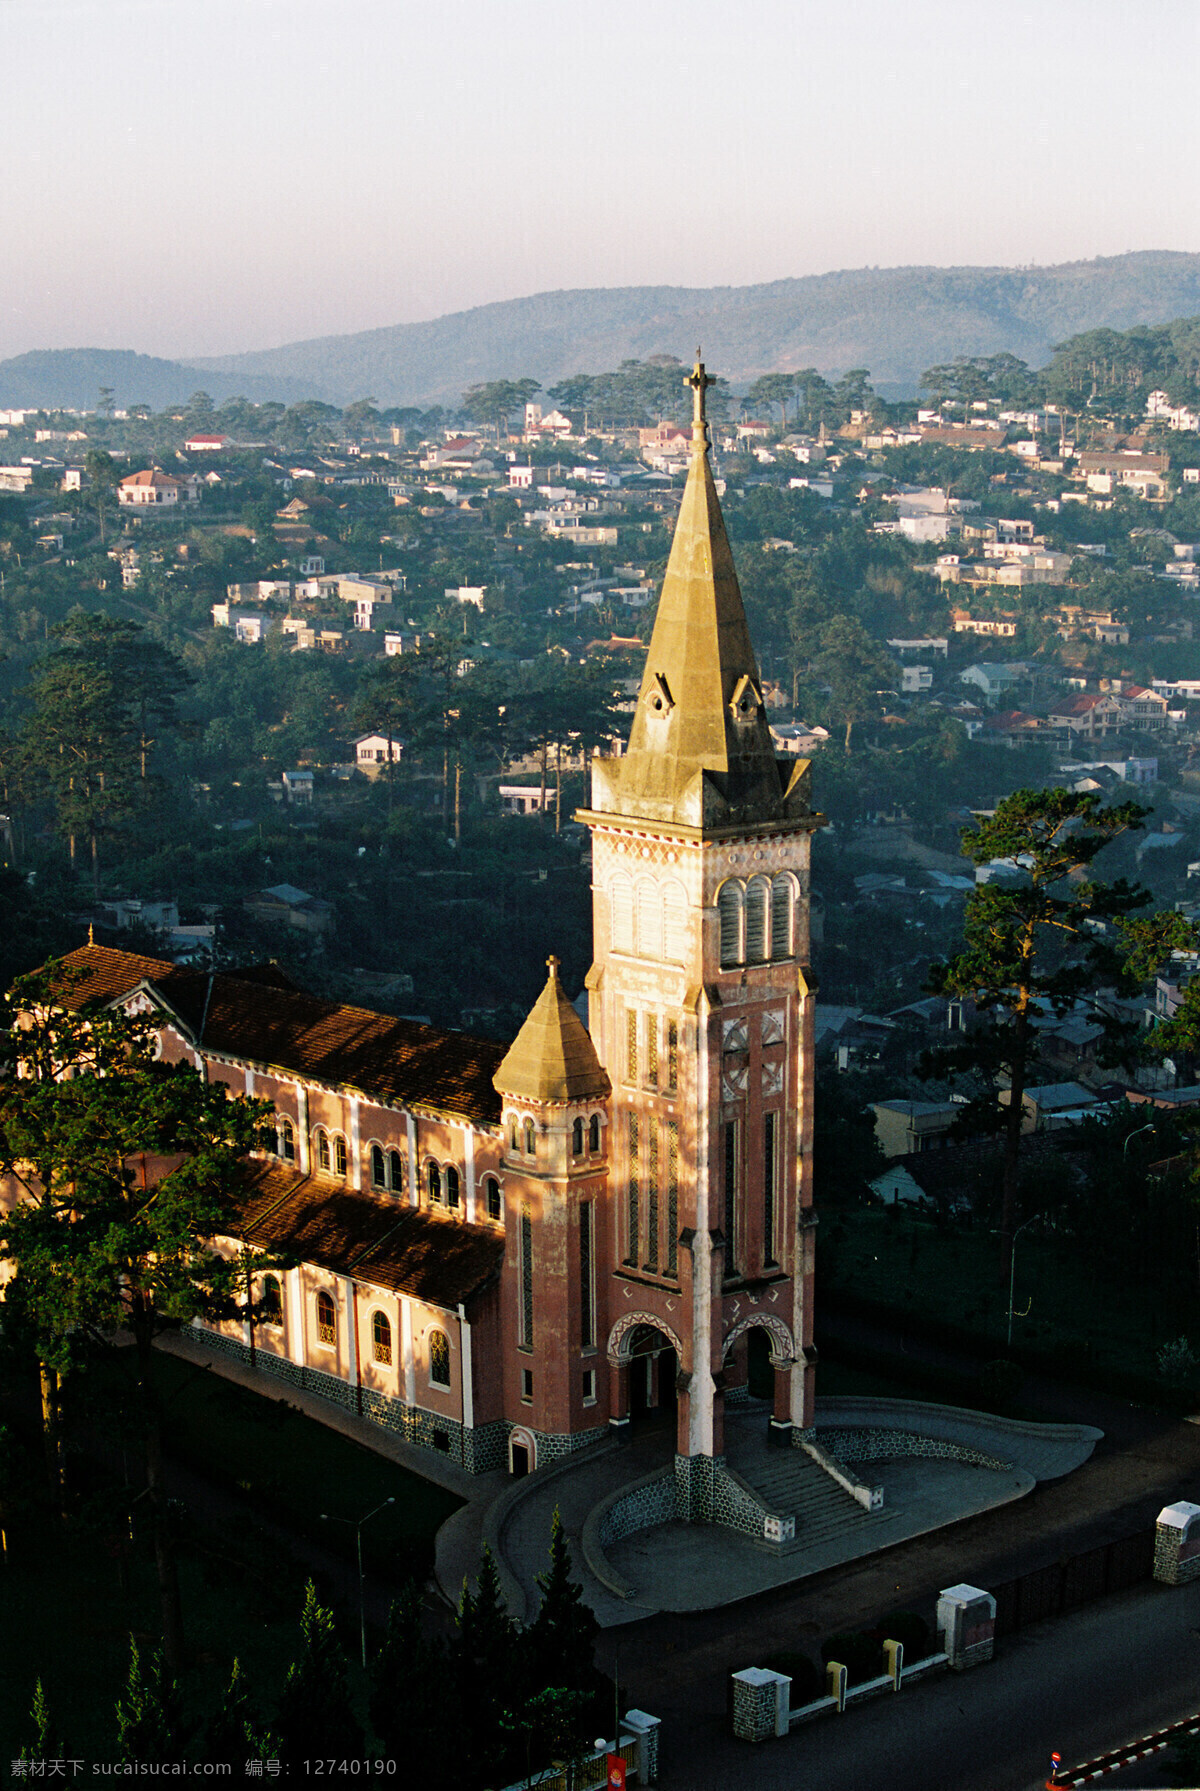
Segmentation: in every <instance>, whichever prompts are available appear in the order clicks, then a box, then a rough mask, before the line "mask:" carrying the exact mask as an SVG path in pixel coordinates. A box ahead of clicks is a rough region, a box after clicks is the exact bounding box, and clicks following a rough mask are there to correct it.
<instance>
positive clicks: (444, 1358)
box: [429, 1331, 450, 1387]
mask: <svg viewBox="0 0 1200 1791" xmlns="http://www.w3.org/2000/svg"><path fill="white" fill-rule="evenodd" d="M429 1378H430V1380H431V1381H432V1382H433V1384H434V1386H435V1387H448V1386H449V1385H450V1339H449V1338H448V1337H447V1335H446V1333H445V1331H430V1333H429Z"/></svg>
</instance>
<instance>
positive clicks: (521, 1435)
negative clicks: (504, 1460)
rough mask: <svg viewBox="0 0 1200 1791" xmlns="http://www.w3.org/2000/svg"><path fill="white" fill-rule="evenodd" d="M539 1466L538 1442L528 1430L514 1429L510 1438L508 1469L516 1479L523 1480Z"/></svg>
mask: <svg viewBox="0 0 1200 1791" xmlns="http://www.w3.org/2000/svg"><path fill="white" fill-rule="evenodd" d="M536 1467H537V1443H536V1442H535V1441H534V1439H533V1437H532V1436H531V1435H530V1433H529V1432H528V1431H527V1430H514V1431H512V1432H510V1434H509V1438H508V1471H509V1473H510V1474H511V1475H512V1477H513V1479H514V1480H523V1479H524V1477H525V1475H526V1474H531V1473H532V1472H533V1470H534V1468H536Z"/></svg>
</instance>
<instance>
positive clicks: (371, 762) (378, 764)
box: [354, 734, 404, 777]
mask: <svg viewBox="0 0 1200 1791" xmlns="http://www.w3.org/2000/svg"><path fill="white" fill-rule="evenodd" d="M403 757H404V742H403V740H400V739H399V738H397V736H396V735H394V734H393V735H392V737H391V738H390V739H389V738H388V736H387V735H386V734H360V735H359V737H358V739H357V740H356V741H355V742H354V763H355V764H356V765H357V766H358V769H359V770H360V771H362V772H364V773H365V775H366V776H367V777H378V776H379V774H380V772H381V771H383V770H385V769H386V767H387V765H388V764H389V763H391V764H393V765H398V764H399V763H400V760H401V759H402V758H403Z"/></svg>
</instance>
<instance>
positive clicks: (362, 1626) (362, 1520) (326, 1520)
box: [321, 1499, 396, 1673]
mask: <svg viewBox="0 0 1200 1791" xmlns="http://www.w3.org/2000/svg"><path fill="white" fill-rule="evenodd" d="M395 1503H396V1501H395V1499H384V1501H383V1503H382V1504H381V1505H376V1506H375V1507H374V1509H373V1510H371V1511H368V1512H367V1514H366V1516H365V1517H334V1516H332V1515H331V1513H330V1512H328V1511H323V1512H322V1513H321V1522H322V1523H323V1524H349V1525H350V1527H351V1529H352V1530H353V1531H354V1536H355V1542H356V1544H357V1549H358V1627H359V1634H360V1637H361V1639H362V1664H363V1672H364V1673H365V1672H366V1670H367V1592H366V1580H365V1578H364V1575H363V1556H362V1533H363V1525H364V1524H366V1523H370V1521H371V1519H372V1518H373V1517H378V1516H379V1513H380V1512H381V1511H385V1510H386V1509H387V1507H388V1506H389V1505H394V1504H395Z"/></svg>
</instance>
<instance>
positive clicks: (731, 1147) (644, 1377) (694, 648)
mask: <svg viewBox="0 0 1200 1791" xmlns="http://www.w3.org/2000/svg"><path fill="white" fill-rule="evenodd" d="M686 383H687V384H689V385H690V386H691V388H692V394H693V419H692V450H691V463H690V468H689V472H688V480H687V486H686V489H685V491H684V495H683V501H682V505H681V508H680V512H679V520H678V524H677V526H676V530H675V538H674V542H673V545H672V548H671V556H670V561H669V563H668V566H667V572H666V577H665V579H664V582H663V588H662V595H661V599H660V602H659V607H658V615H657V619H656V621H655V626H654V635H653V639H652V641H651V643H650V650H649V654H648V656H647V660H646V669H645V674H644V676H643V679H642V684H641V690H640V692H639V695H638V702H637V709H636V712H635V714H634V719H633V725H632V728H631V731H630V738H629V748H628V751H627V752H626V753H625V755H624V756H623V757H619V758H600V757H597V758H595V759H594V760H593V762H592V792H591V806H590V808H588V809H586V810H582V811H581V812H580V816H579V818H580V819H581V820H583V821H585V822H586V823H587V824H588V826H589V827H590V829H591V832H592V850H593V857H592V865H593V878H592V882H593V925H594V952H595V958H594V962H593V965H592V969H591V971H590V972H589V976H588V988H589V994H590V1007H589V1015H590V1030H591V1034H592V1037H593V1040H594V1041H595V1044H596V1048H597V1051H598V1054H599V1057H600V1061H601V1062H602V1064H603V1065H604V1068H605V1069H606V1070H607V1072H608V1076H609V1079H610V1080H611V1083H612V1096H611V1137H610V1144H609V1213H608V1225H609V1229H610V1237H609V1251H610V1260H611V1262H612V1264H613V1267H612V1270H611V1273H610V1275H609V1277H608V1299H607V1305H608V1314H607V1326H608V1329H607V1350H606V1354H607V1359H608V1371H609V1377H610V1384H609V1413H610V1418H609V1422H610V1424H611V1425H612V1426H613V1427H614V1428H615V1429H616V1430H617V1432H618V1434H620V1433H621V1432H622V1431H627V1430H628V1427H629V1423H630V1418H631V1411H632V1409H633V1407H634V1406H635V1405H636V1404H637V1403H638V1401H639V1399H645V1398H647V1397H651V1396H652V1395H654V1394H655V1393H656V1394H657V1396H658V1398H657V1403H662V1404H666V1403H667V1402H668V1399H669V1398H671V1397H673V1398H674V1400H675V1402H676V1406H677V1418H676V1487H677V1510H678V1513H679V1515H680V1516H682V1517H687V1518H693V1519H697V1520H704V1519H708V1518H711V1517H712V1516H713V1515H714V1510H715V1507H716V1502H717V1499H718V1497H719V1486H720V1479H721V1473H722V1468H723V1457H724V1429H723V1420H724V1390H725V1384H726V1378H727V1364H728V1363H729V1362H731V1361H732V1360H733V1359H734V1357H735V1355H736V1353H737V1349H738V1344H739V1339H741V1338H743V1336H744V1333H745V1332H746V1331H748V1330H750V1329H752V1328H755V1327H758V1328H759V1329H761V1330H763V1331H765V1332H766V1333H767V1335H768V1337H769V1339H770V1354H771V1362H772V1364H773V1367H774V1371H775V1375H774V1382H775V1394H774V1408H773V1410H774V1415H773V1417H772V1419H771V1421H770V1423H771V1433H772V1439H773V1440H774V1441H776V1442H778V1443H781V1444H790V1443H792V1442H793V1441H794V1442H797V1443H798V1442H800V1441H802V1440H803V1439H804V1437H805V1436H806V1434H807V1433H808V1432H809V1430H810V1428H811V1425H812V1421H813V1419H812V1380H813V1374H812V1367H811V1364H812V1361H813V1352H812V1324H813V1311H812V1285H813V1260H812V1259H813V1251H812V1242H813V1234H812V1229H811V1221H812V1215H811V1210H810V1209H811V1200H812V1187H811V1144H812V1101H813V1007H814V984H813V980H812V977H811V975H810V973H809V971H808V969H807V964H808V894H809V854H810V847H811V838H812V833H813V831H814V829H815V828H817V827H818V826H820V825H821V817H820V816H819V815H816V814H814V813H813V811H812V809H811V806H810V803H809V769H808V764H807V762H806V761H796V760H794V759H786V760H780V759H778V758H777V757H776V754H775V750H774V746H773V743H772V740H771V734H770V729H769V727H768V725H767V718H766V713H765V709H764V705H763V697H762V687H761V683H760V680H759V675H758V666H757V663H756V661H755V657H754V649H753V647H752V646H751V643H750V634H749V629H748V627H747V623H746V614H745V609H744V607H743V604H742V597H741V592H740V590H739V588H738V582H737V574H736V572H735V570H734V565H733V557H732V554H731V552H730V547H729V541H728V538H727V536H726V533H725V525H724V521H723V519H722V516H721V507H720V503H719V501H718V497H717V491H716V487H715V485H714V483H713V476H712V469H711V467H710V464H709V444H708V431H707V422H706V417H705V392H706V390H707V388H708V386H709V385H711V384H712V381H711V379H710V378H709V376H708V375H707V373H706V372H705V369H704V365H703V363H702V362H701V361H700V359H699V354H698V353H697V359H696V365H695V367H694V368H693V370H692V373H691V374H690V376H689V377H688V380H687V382H686ZM742 1347H743V1349H744V1344H743V1346H742ZM672 1352H673V1360H672ZM643 1357H645V1358H646V1361H643ZM648 1364H652V1365H653V1366H654V1368H655V1370H656V1376H657V1378H656V1377H655V1374H652V1373H651V1368H650V1366H648ZM664 1365H665V1367H666V1369H667V1371H668V1372H670V1371H671V1370H673V1372H674V1383H673V1385H668V1384H666V1381H665V1379H664Z"/></svg>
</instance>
